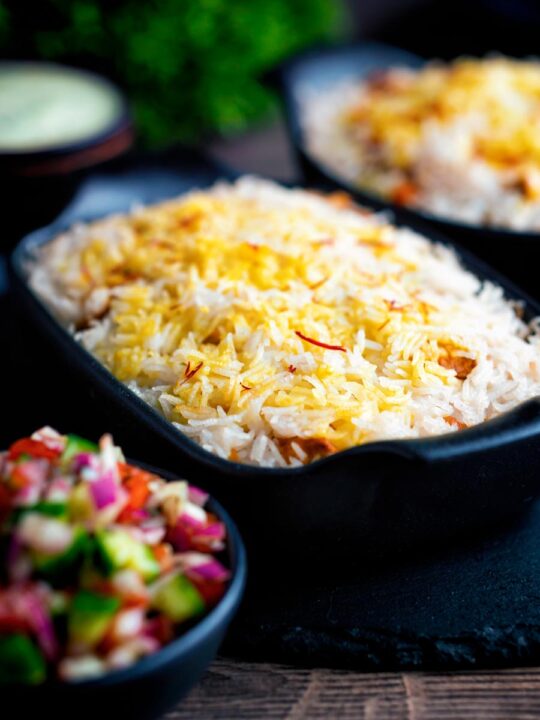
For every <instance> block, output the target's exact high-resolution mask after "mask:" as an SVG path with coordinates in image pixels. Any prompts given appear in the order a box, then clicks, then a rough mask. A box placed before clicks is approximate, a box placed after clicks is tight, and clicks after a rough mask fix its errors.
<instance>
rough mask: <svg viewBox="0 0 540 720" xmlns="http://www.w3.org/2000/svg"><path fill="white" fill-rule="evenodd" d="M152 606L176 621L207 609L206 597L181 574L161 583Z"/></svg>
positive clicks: (191, 616)
mask: <svg viewBox="0 0 540 720" xmlns="http://www.w3.org/2000/svg"><path fill="white" fill-rule="evenodd" d="M152 606H153V607H154V608H155V609H156V610H160V611H161V612H162V613H164V614H165V615H167V617H168V618H170V619H171V620H172V621H173V622H175V623H180V622H184V621H185V620H189V619H191V618H193V617H195V616H196V615H200V614H201V613H202V612H204V610H205V603H204V599H203V597H202V595H201V594H200V593H199V591H198V590H197V588H196V587H195V586H194V585H193V583H191V582H190V581H189V580H188V579H187V577H185V576H184V575H179V574H175V575H172V576H171V577H170V578H169V579H168V580H167V581H165V582H163V583H160V584H159V586H158V587H157V589H156V591H155V593H154V597H153V599H152Z"/></svg>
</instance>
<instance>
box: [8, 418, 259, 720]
mask: <svg viewBox="0 0 540 720" xmlns="http://www.w3.org/2000/svg"><path fill="white" fill-rule="evenodd" d="M102 421H103V418H102ZM135 464H137V465H141V467H146V468H147V469H148V470H150V471H152V472H154V473H156V474H158V475H160V476H161V477H164V478H165V479H168V480H174V479H176V478H178V477H179V476H181V473H171V472H167V471H165V470H161V469H157V468H154V467H149V466H146V465H143V464H141V463H135ZM207 507H208V509H209V510H210V511H211V512H212V513H214V514H215V515H217V516H218V517H219V518H220V519H221V520H222V521H223V522H224V523H225V526H226V528H227V549H226V551H225V553H226V559H225V560H224V562H225V563H226V565H227V567H229V568H230V570H231V579H230V581H229V585H228V587H227V590H226V592H225V595H224V596H223V597H222V599H221V600H220V602H219V603H218V604H217V605H216V606H215V607H214V608H213V609H212V610H211V611H210V612H209V613H208V615H206V616H205V617H204V618H202V620H200V621H199V622H197V623H196V624H195V625H194V626H193V627H192V628H190V629H189V630H188V631H187V632H185V633H184V634H183V635H181V636H180V637H179V638H177V639H176V640H173V641H172V642H171V643H169V644H168V645H166V646H165V647H164V648H163V649H162V650H160V651H158V652H157V653H156V654H155V655H150V656H149V657H146V658H143V659H142V660H140V661H139V662H137V663H135V665H133V666H131V667H129V668H126V669H125V670H118V671H115V672H111V673H108V674H107V675H104V676H103V677H99V678H95V679H90V680H80V681H76V682H69V683H68V682H64V683H60V682H54V683H53V682H51V683H45V684H43V685H37V686H9V685H1V684H0V688H1V694H2V702H3V703H4V706H5V707H7V708H13V709H14V710H15V708H16V715H17V717H19V718H36V717H39V716H40V715H42V714H43V712H44V711H45V712H49V713H51V714H53V715H54V717H55V718H58V719H59V720H63V719H64V718H65V720H71V719H72V718H74V717H77V718H81V719H86V718H88V720H96V718H104V719H105V718H107V719H108V718H130V720H151V718H157V717H160V716H161V715H162V714H163V713H164V712H166V711H167V710H170V709H171V707H172V706H173V705H174V704H175V703H177V702H178V701H179V700H180V699H181V698H182V697H184V696H185V695H186V694H187V693H188V692H189V690H191V688H192V687H193V686H194V685H195V684H196V682H197V681H198V680H199V679H200V677H201V676H202V674H203V673H204V671H205V670H206V668H207V667H208V666H209V665H210V663H211V662H212V660H213V659H214V657H215V656H216V653H217V651H218V648H219V646H220V645H221V642H222V640H223V638H224V636H225V633H226V631H227V628H228V627H229V625H230V623H231V620H232V619H233V617H234V615H235V613H236V611H237V609H238V606H239V605H240V600H241V598H242V594H243V592H244V587H245V583H246V569H247V563H246V553H245V549H244V546H243V543H242V540H241V538H240V535H239V533H238V530H237V528H236V525H235V524H234V522H233V521H232V520H231V518H230V517H229V515H228V514H227V512H226V511H225V510H224V509H223V508H222V507H221V505H220V504H219V503H218V502H216V501H215V500H214V499H212V498H210V499H209V501H208V505H207Z"/></svg>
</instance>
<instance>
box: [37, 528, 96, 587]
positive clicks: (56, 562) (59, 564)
mask: <svg viewBox="0 0 540 720" xmlns="http://www.w3.org/2000/svg"><path fill="white" fill-rule="evenodd" d="M89 545H90V540H89V537H88V534H87V532H86V531H85V530H84V529H83V528H76V530H75V534H74V537H73V541H72V543H71V545H70V546H69V547H68V548H67V550H64V552H62V553H58V554H56V555H48V554H47V555H46V554H45V553H37V552H34V553H32V560H33V563H34V567H35V569H36V572H37V573H38V574H39V575H40V576H41V577H43V578H44V579H45V580H47V581H48V582H50V583H51V585H54V586H56V585H59V584H64V583H65V582H67V581H68V580H69V578H70V577H71V576H75V575H76V573H77V572H78V570H79V568H80V566H81V565H82V563H83V561H84V558H85V556H86V554H87V552H88V549H89Z"/></svg>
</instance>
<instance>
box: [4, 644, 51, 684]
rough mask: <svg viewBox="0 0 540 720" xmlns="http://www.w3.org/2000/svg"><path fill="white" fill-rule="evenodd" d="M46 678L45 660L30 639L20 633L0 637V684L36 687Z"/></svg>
mask: <svg viewBox="0 0 540 720" xmlns="http://www.w3.org/2000/svg"><path fill="white" fill-rule="evenodd" d="M46 676H47V664H46V662H45V658H44V657H43V655H42V654H41V652H40V650H39V649H38V648H37V646H36V645H35V644H34V643H33V642H32V640H30V638H29V637H27V636H26V635H22V634H20V633H14V634H13V635H3V636H0V684H3V683H6V684H7V683H23V684H25V685H35V684H37V683H41V682H43V681H44V680H45V678H46Z"/></svg>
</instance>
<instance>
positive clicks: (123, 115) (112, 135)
mask: <svg viewBox="0 0 540 720" xmlns="http://www.w3.org/2000/svg"><path fill="white" fill-rule="evenodd" d="M0 71H5V72H8V73H9V72H16V73H25V72H27V71H28V72H29V73H32V72H36V73H37V74H38V76H39V74H41V73H43V74H44V75H45V76H46V75H47V74H49V73H51V74H55V75H57V76H58V77H60V78H62V77H63V78H66V79H67V80H69V81H70V82H72V81H73V80H75V81H77V82H79V81H80V82H81V83H84V84H88V83H90V84H91V85H93V86H94V87H95V88H97V89H99V90H100V92H101V93H102V94H103V95H104V96H106V97H107V98H108V101H109V102H110V104H111V116H110V118H109V120H108V122H106V123H105V122H104V123H102V125H101V126H100V127H99V128H98V129H96V130H95V131H94V132H88V133H87V134H85V135H82V136H80V137H77V138H74V139H67V140H65V141H62V140H56V141H54V142H49V144H47V143H46V142H45V141H44V142H43V143H42V144H41V145H37V144H36V145H35V146H29V147H27V148H24V147H23V146H21V147H13V148H5V147H4V148H0V183H1V184H2V189H3V191H4V195H3V200H4V203H3V207H4V216H3V220H4V228H3V232H2V238H1V239H0V249H7V248H9V247H10V246H11V244H12V243H13V241H14V239H15V237H16V235H17V234H20V233H21V232H27V231H28V230H30V229H31V228H32V227H37V226H39V225H41V224H43V223H44V222H48V221H50V220H52V218H53V217H54V216H55V215H57V214H58V213H59V212H60V210H61V209H62V207H63V206H64V205H65V204H66V202H68V201H69V200H70V198H71V197H72V195H73V193H74V191H75V190H76V188H77V184H78V183H79V182H80V181H81V180H82V179H83V178H84V176H85V174H86V173H87V172H88V171H89V170H90V169H95V168H97V167H100V166H103V165H106V164H107V163H110V162H111V161H113V160H115V159H116V158H119V157H121V156H122V155H124V154H125V153H126V152H127V151H128V150H129V149H130V148H131V147H132V145H133V142H134V139H135V131H134V127H133V122H132V118H131V111H130V108H129V105H128V103H127V101H126V99H125V98H124V96H123V94H122V92H121V91H120V90H119V89H118V88H117V87H115V86H114V85H113V84H112V83H111V82H110V81H109V80H107V79H106V78H104V77H101V76H99V75H96V74H95V73H93V72H90V71H88V70H83V69H80V68H74V67H69V66H65V65H58V64H56V63H51V62H37V61H26V60H20V61H0ZM37 82H38V81H37ZM37 90H38V91H39V82H38V84H37ZM42 92H44V91H43V90H42ZM34 102H35V101H34Z"/></svg>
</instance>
